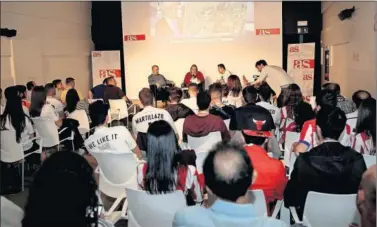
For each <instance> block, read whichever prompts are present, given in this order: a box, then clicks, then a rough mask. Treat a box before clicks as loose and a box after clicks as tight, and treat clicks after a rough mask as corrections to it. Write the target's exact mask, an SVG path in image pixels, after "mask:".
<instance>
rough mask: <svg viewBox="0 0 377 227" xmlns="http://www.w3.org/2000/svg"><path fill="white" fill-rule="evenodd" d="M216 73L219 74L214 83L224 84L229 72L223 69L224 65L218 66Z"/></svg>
mask: <svg viewBox="0 0 377 227" xmlns="http://www.w3.org/2000/svg"><path fill="white" fill-rule="evenodd" d="M217 71H218V72H219V77H218V78H217V80H216V83H221V84H226V82H227V81H228V77H229V76H230V75H231V72H230V71H229V70H227V69H226V68H225V65H224V64H218V65H217Z"/></svg>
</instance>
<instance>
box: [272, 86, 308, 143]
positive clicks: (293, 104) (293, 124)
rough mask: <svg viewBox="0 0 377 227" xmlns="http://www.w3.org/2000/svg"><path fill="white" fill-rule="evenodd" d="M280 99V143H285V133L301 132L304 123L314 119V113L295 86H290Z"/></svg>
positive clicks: (298, 88)
mask: <svg viewBox="0 0 377 227" xmlns="http://www.w3.org/2000/svg"><path fill="white" fill-rule="evenodd" d="M285 94H286V96H285V97H283V99H282V105H283V107H282V108H281V124H280V126H279V128H280V131H281V132H282V135H281V139H280V141H281V143H284V142H285V135H286V133H287V132H301V129H302V126H303V125H304V123H305V122H306V121H309V120H312V119H314V118H315V113H314V111H313V109H312V107H311V106H310V104H308V103H307V102H305V101H304V100H303V96H302V93H301V89H300V87H299V86H298V85H297V84H290V85H289V86H288V87H287V89H286V92H285Z"/></svg>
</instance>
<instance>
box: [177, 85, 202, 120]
mask: <svg viewBox="0 0 377 227" xmlns="http://www.w3.org/2000/svg"><path fill="white" fill-rule="evenodd" d="M198 92H199V88H198V85H197V84H195V83H191V84H190V85H189V86H188V93H189V96H190V98H188V99H183V100H182V101H181V103H182V104H183V105H185V106H187V107H189V108H190V109H191V110H192V111H194V113H197V112H198V109H199V108H198V104H196V96H197V95H198Z"/></svg>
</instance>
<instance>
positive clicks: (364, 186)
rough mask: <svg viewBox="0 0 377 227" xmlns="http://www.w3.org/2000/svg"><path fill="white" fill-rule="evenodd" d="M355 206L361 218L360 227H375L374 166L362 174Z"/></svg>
mask: <svg viewBox="0 0 377 227" xmlns="http://www.w3.org/2000/svg"><path fill="white" fill-rule="evenodd" d="M356 205H357V208H358V210H359V213H360V216H361V226H362V227H374V226H376V165H373V166H371V167H370V168H369V169H368V170H367V171H366V172H365V173H364V174H363V177H362V179H361V183H360V187H359V191H358V193H357V201H356Z"/></svg>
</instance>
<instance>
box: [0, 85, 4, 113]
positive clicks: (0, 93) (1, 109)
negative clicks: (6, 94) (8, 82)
mask: <svg viewBox="0 0 377 227" xmlns="http://www.w3.org/2000/svg"><path fill="white" fill-rule="evenodd" d="M3 112H4V106H3V89H1V88H0V114H3Z"/></svg>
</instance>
